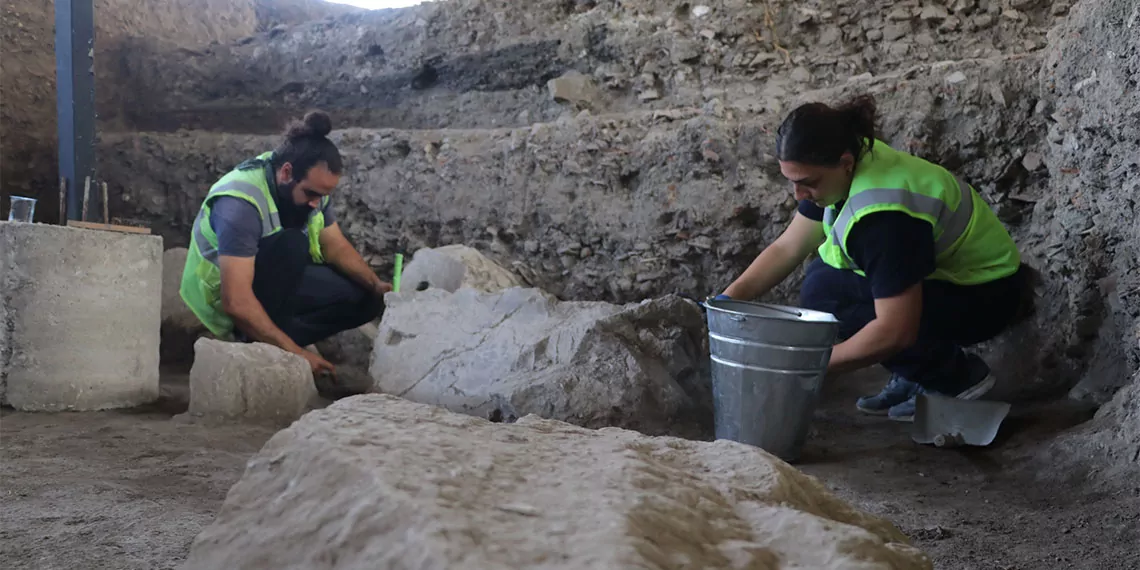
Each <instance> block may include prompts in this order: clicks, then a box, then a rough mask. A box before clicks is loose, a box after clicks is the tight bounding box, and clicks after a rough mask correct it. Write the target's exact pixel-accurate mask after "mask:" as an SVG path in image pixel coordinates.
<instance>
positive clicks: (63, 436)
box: [0, 374, 1140, 570]
mask: <svg viewBox="0 0 1140 570" xmlns="http://www.w3.org/2000/svg"><path fill="white" fill-rule="evenodd" d="M878 381H880V380H879V379H878V378H874V377H871V378H862V379H857V380H853V381H849V382H847V383H844V384H843V385H838V386H835V387H832V388H829V390H828V392H827V393H826V398H825V402H824V405H823V408H822V409H821V411H820V412H819V413H818V415H817V417H816V422H815V424H814V430H813V434H812V438H811V441H810V444H809V447H808V449H807V450H806V452H805V456H804V458H803V460H802V461H801V462H800V464H799V467H800V468H801V469H803V470H804V471H806V472H808V473H811V474H813V475H816V476H819V477H820V478H821V479H823V480H824V481H826V482H828V484H829V485H830V486H831V488H832V489H833V490H834V491H835V492H836V493H838V494H839V495H841V496H843V497H844V498H846V499H847V500H849V501H851V502H852V503H854V504H855V505H856V506H858V507H860V508H862V509H865V510H867V511H870V512H873V513H876V514H879V515H882V516H885V517H887V518H889V519H890V520H892V521H894V522H895V524H897V525H898V526H899V527H900V528H901V529H902V530H903V531H904V532H906V533H907V534H908V535H909V536H911V537H912V538H913V539H914V540H915V542H916V544H917V545H918V546H920V547H921V548H923V549H925V550H926V551H928V552H929V553H930V554H931V555H933V557H934V559H935V567H936V568H939V569H943V568H946V569H962V570H966V569H970V570H991V569H993V570H997V569H1003V570H1029V569H1045V568H1048V569H1061V568H1083V569H1089V570H1092V569H1096V570H1114V569H1135V568H1140V552H1138V551H1137V550H1136V548H1135V537H1137V536H1140V489H1131V490H1128V491H1125V492H1119V491H1115V492H1114V491H1110V490H1103V489H1101V490H1096V489H1093V488H1091V487H1089V488H1082V487H1081V486H1079V485H1077V486H1073V485H1070V486H1065V487H1061V488H1058V487H1057V486H1051V485H1045V484H1041V483H1037V482H1035V480H1034V477H1032V474H1028V473H1025V472H1024V469H1023V467H1022V466H1020V465H1017V464H1015V463H1014V462H1011V461H1010V460H1009V459H1006V457H1008V456H1011V455H1016V454H1014V453H1008V452H1011V451H1016V450H1018V449H1021V448H1023V447H1024V446H1026V445H1030V444H1031V443H1032V442H1035V441H1040V440H1042V439H1043V438H1047V437H1049V436H1050V435H1051V434H1052V433H1055V432H1056V431H1057V430H1059V429H1064V428H1065V427H1068V426H1070V425H1073V424H1075V423H1077V422H1079V421H1082V420H1083V419H1085V418H1086V417H1087V416H1088V412H1087V410H1071V409H1068V408H1067V407H1066V406H1057V405H1053V406H1045V407H1041V408H1037V409H1024V410H1019V409H1016V408H1015V411H1014V413H1013V415H1011V417H1010V418H1009V419H1008V420H1007V422H1006V424H1005V426H1004V428H1003V434H1002V435H1001V436H999V440H998V442H997V443H996V447H994V448H992V449H986V450H970V451H945V450H937V449H933V448H929V447H921V446H918V445H915V444H913V443H911V442H910V440H909V437H908V435H907V428H906V426H904V425H901V424H897V423H894V422H890V421H888V420H886V419H881V418H870V417H866V416H861V415H859V414H857V413H855V412H854V407H853V406H852V402H853V399H854V397H855V396H856V395H857V394H859V393H860V392H861V391H864V390H870V389H873V388H874V387H875V383H876V382H878ZM163 394H164V398H163V399H162V400H161V401H160V402H159V403H158V404H156V405H155V406H151V407H148V408H145V409H137V410H131V411H127V412H107V413H76V414H42V415H41V414H26V413H16V412H12V411H11V410H4V412H3V413H2V416H0V445H2V447H3V451H2V453H3V455H2V457H3V460H2V462H0V476H2V478H3V495H2V496H3V506H2V507H0V559H2V560H4V564H3V567H4V568H5V569H16V568H29V569H30V568H35V569H37V570H53V569H60V570H63V569H67V570H72V569H78V568H84V569H92V570H109V569H148V570H150V569H163V568H176V567H177V565H178V564H179V563H180V561H181V560H182V558H183V557H184V556H185V555H186V552H187V550H188V548H189V546H190V543H191V541H192V540H193V538H194V536H195V535H196V534H197V533H198V531H199V530H200V529H201V528H202V527H203V526H204V525H207V524H209V523H210V522H211V520H212V518H213V516H214V513H215V511H216V510H217V509H218V508H219V507H220V505H221V503H222V501H223V500H224V499H225V495H226V492H227V490H228V489H229V487H230V486H231V485H232V484H233V483H234V482H235V481H236V480H237V479H238V477H240V476H241V473H242V470H243V469H244V467H245V461H246V458H247V457H249V456H250V455H251V454H253V453H254V452H255V451H256V450H257V449H258V448H259V447H260V446H261V445H262V443H263V442H264V441H265V440H266V439H268V438H269V436H270V435H272V433H273V429H272V428H270V427H264V426H245V425H226V426H218V425H215V426H208V425H196V424H188V423H185V422H183V421H180V420H177V419H172V418H174V416H175V415H177V414H178V413H180V412H182V411H184V410H185V408H186V395H187V388H186V377H185V375H184V374H167V375H166V377H165V379H164V387H163Z"/></svg>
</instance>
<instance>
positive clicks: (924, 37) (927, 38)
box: [914, 32, 934, 47]
mask: <svg viewBox="0 0 1140 570" xmlns="http://www.w3.org/2000/svg"><path fill="white" fill-rule="evenodd" d="M914 41H915V43H917V44H918V45H920V46H926V47H930V46H932V45H934V36H931V35H930V34H928V33H926V32H922V33H921V34H918V35H917V36H915V37H914Z"/></svg>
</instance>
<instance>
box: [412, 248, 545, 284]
mask: <svg viewBox="0 0 1140 570" xmlns="http://www.w3.org/2000/svg"><path fill="white" fill-rule="evenodd" d="M523 285H524V283H523V282H522V280H521V279H519V278H518V277H517V276H516V275H515V274H513V273H511V272H510V271H508V270H507V269H505V268H504V267H503V266H501V265H499V264H498V263H495V262H494V261H491V260H490V259H488V258H487V256H485V255H483V254H482V253H480V252H479V250H477V249H475V248H471V247H467V246H465V245H445V246H443V247H437V248H427V247H425V248H422V249H420V250H417V251H416V253H415V255H413V256H412V261H411V262H409V263H408V266H407V267H406V268H405V269H404V273H403V275H402V284H401V289H404V290H408V291H411V290H423V289H427V288H429V287H430V288H436V289H443V290H445V291H448V292H451V293H454V292H455V291H456V290H457V289H459V288H460V287H470V288H472V289H477V290H479V291H484V292H488V293H491V292H494V291H502V290H503V289H507V288H510V287H521V286H523Z"/></svg>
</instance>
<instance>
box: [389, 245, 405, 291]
mask: <svg viewBox="0 0 1140 570" xmlns="http://www.w3.org/2000/svg"><path fill="white" fill-rule="evenodd" d="M403 272H404V254H402V253H397V254H396V269H395V270H394V271H393V272H392V292H393V293H399V292H400V274H401V273H403Z"/></svg>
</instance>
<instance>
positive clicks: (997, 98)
mask: <svg viewBox="0 0 1140 570" xmlns="http://www.w3.org/2000/svg"><path fill="white" fill-rule="evenodd" d="M989 92H990V97H992V98H993V100H994V102H995V103H997V104H998V105H1001V106H1002V107H1005V106H1007V105H1008V102H1007V101H1006V97H1005V90H1004V89H1002V87H1001V85H998V84H996V83H994V84H991V85H990V87H989Z"/></svg>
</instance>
